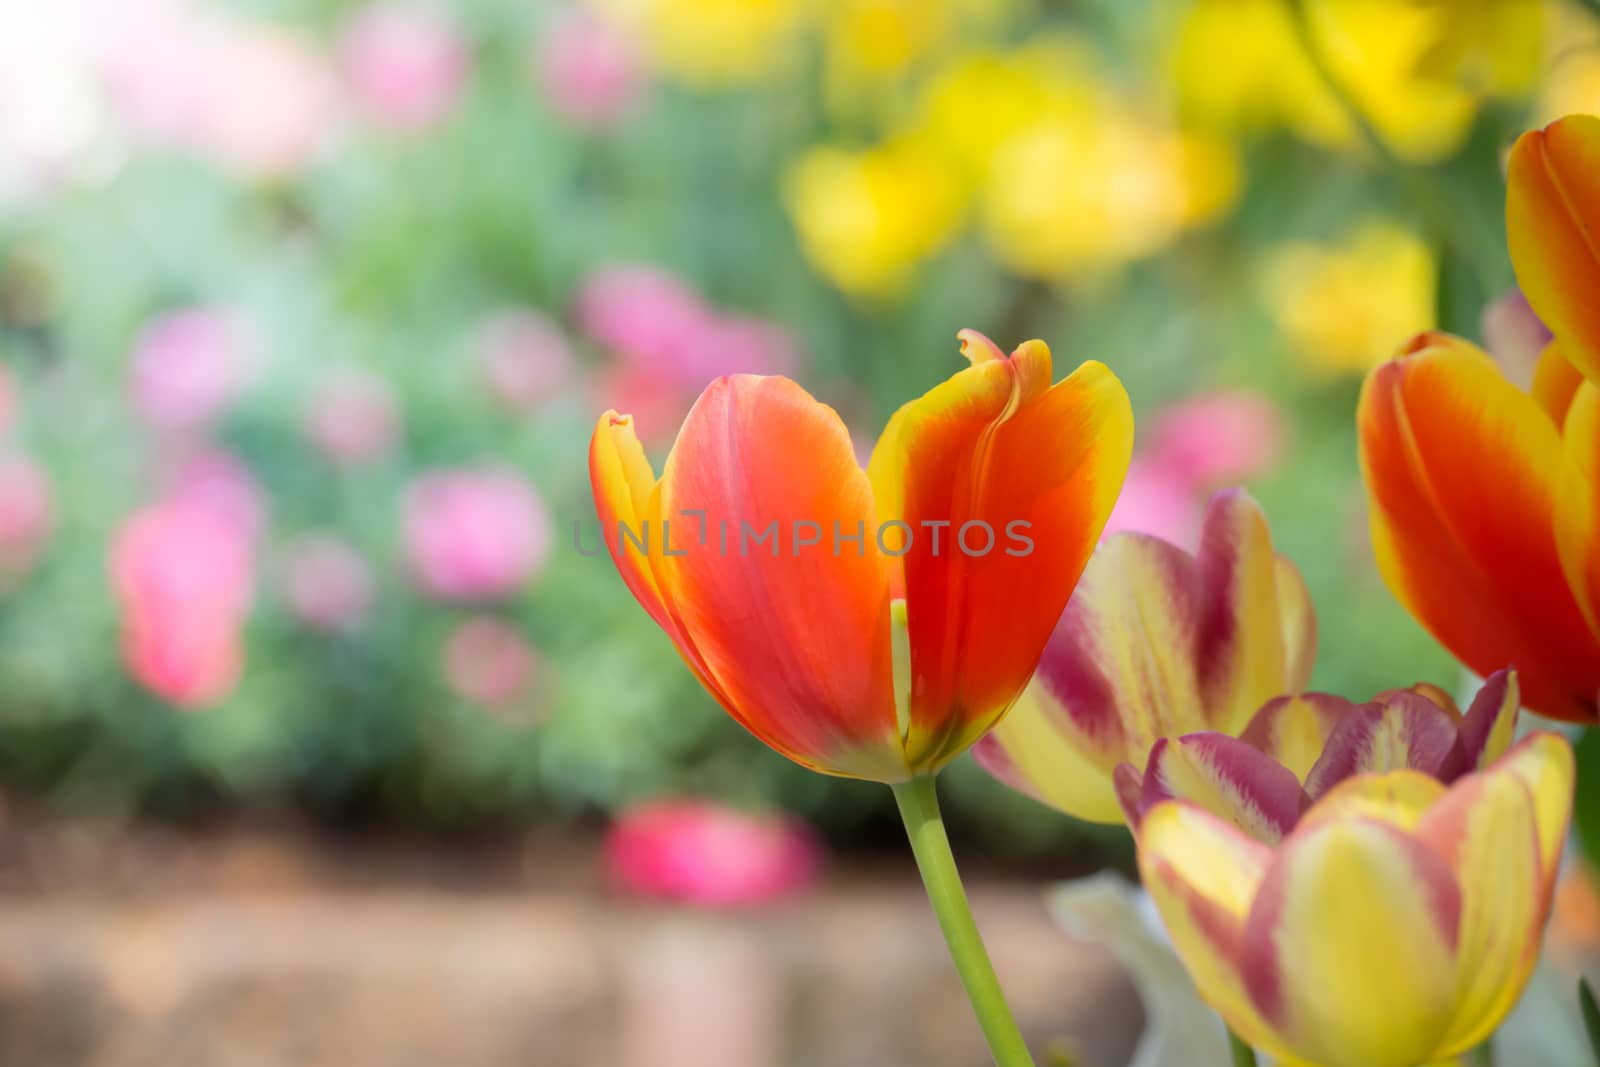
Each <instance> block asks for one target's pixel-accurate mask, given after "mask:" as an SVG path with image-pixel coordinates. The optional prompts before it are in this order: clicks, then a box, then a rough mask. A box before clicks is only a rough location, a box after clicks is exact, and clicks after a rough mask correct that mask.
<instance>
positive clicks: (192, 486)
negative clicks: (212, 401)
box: [160, 444, 267, 543]
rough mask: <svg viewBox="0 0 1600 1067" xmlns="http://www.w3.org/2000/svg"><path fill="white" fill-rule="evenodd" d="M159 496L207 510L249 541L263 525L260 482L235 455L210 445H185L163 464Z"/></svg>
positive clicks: (264, 508)
mask: <svg viewBox="0 0 1600 1067" xmlns="http://www.w3.org/2000/svg"><path fill="white" fill-rule="evenodd" d="M160 484H161V499H162V500H163V501H164V502H166V503H170V504H179V505H184V506H187V507H193V508H198V509H200V510H203V511H207V512H209V513H211V514H212V515H213V516H215V517H216V518H217V519H218V520H219V521H221V522H225V523H227V524H229V525H230V526H232V527H233V528H234V529H236V530H238V531H239V532H240V533H241V534H242V535H244V536H245V537H246V538H247V539H248V540H250V541H251V542H252V543H253V542H254V541H255V539H256V538H257V537H259V536H260V534H261V531H262V528H263V527H264V526H265V525H266V516H267V501H266V494H265V492H264V491H263V490H262V488H261V483H260V482H258V481H256V477H255V474H254V473H252V472H251V470H250V467H249V465H248V464H246V463H245V461H244V460H242V459H240V458H239V457H238V456H237V455H235V454H234V453H232V452H229V451H227V450H226V449H223V448H218V447H216V446H214V445H210V444H201V445H198V446H192V447H191V446H185V447H182V448H180V449H178V451H177V452H176V453H175V454H173V455H171V456H169V457H168V458H167V459H166V460H165V461H164V463H163V470H162V471H161V476H160Z"/></svg>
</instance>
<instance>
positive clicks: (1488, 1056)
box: [1472, 1037, 1495, 1067]
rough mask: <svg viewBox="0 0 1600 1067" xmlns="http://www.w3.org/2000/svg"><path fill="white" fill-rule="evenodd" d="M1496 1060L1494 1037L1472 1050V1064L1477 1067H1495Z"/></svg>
mask: <svg viewBox="0 0 1600 1067" xmlns="http://www.w3.org/2000/svg"><path fill="white" fill-rule="evenodd" d="M1494 1060H1495V1056H1494V1038H1492V1037H1491V1038H1489V1039H1488V1040H1487V1041H1485V1042H1484V1043H1483V1044H1481V1045H1479V1046H1478V1047H1477V1048H1475V1049H1473V1050H1472V1062H1473V1063H1474V1064H1476V1065H1477V1067H1494Z"/></svg>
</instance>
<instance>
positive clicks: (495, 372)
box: [473, 308, 575, 413]
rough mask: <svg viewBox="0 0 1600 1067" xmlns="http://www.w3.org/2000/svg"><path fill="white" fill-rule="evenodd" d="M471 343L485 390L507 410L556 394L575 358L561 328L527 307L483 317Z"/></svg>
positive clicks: (532, 407)
mask: <svg viewBox="0 0 1600 1067" xmlns="http://www.w3.org/2000/svg"><path fill="white" fill-rule="evenodd" d="M473 348H474V350H475V352H476V354H477V359H478V366H479V369H480V370H481V372H482V374H483V380H484V382H485V384H486V385H488V387H489V391H490V392H491V393H492V394H493V395H494V397H495V399H497V400H498V401H499V402H500V403H501V404H502V405H504V406H505V407H506V409H507V410H510V411H515V412H519V413H527V412H530V411H533V410H535V409H537V408H538V407H539V406H541V405H542V404H544V403H545V402H547V401H548V400H550V399H551V398H552V397H553V396H555V394H556V392H557V390H558V389H560V387H561V385H562V383H563V382H564V381H565V380H566V379H567V378H568V377H569V376H570V375H571V373H572V369H573V365H574V362H575V361H574V359H573V355H572V345H571V344H570V343H569V342H568V341H567V337H566V334H564V333H562V332H561V328H560V327H558V326H557V325H556V324H555V323H554V322H551V321H550V319H549V318H548V317H546V316H544V315H541V314H540V313H539V312H537V311H532V310H530V309H527V308H508V309H506V310H504V311H500V312H497V313H495V314H494V315H491V316H490V317H489V318H487V319H485V320H484V321H483V323H482V324H481V325H480V326H479V327H478V330H477V333H476V336H475V338H474V343H473Z"/></svg>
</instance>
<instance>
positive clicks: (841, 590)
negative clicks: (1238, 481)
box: [590, 331, 1133, 783]
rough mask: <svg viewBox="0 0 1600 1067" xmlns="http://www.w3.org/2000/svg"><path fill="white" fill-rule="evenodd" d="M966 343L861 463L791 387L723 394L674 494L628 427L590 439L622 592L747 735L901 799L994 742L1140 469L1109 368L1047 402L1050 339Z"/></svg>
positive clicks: (611, 422) (702, 406)
mask: <svg viewBox="0 0 1600 1067" xmlns="http://www.w3.org/2000/svg"><path fill="white" fill-rule="evenodd" d="M961 338H962V351H963V353H964V354H965V355H966V356H967V358H968V360H970V361H971V366H969V367H967V368H966V369H964V370H962V371H960V372H959V373H957V374H956V375H955V376H953V377H952V378H950V379H949V380H947V381H946V382H944V383H943V384H942V385H939V386H937V387H936V388H934V389H933V390H931V391H930V392H928V393H927V394H926V395H924V396H923V397H922V398H921V399H919V400H915V401H912V402H911V403H909V404H907V405H905V406H904V407H902V408H901V409H900V410H899V411H898V412H896V413H895V415H894V416H893V417H892V418H891V419H890V420H889V424H888V426H887V427H886V428H885V430H884V432H883V436H882V437H881V438H880V439H879V441H878V444H877V447H876V449H875V450H874V451H873V454H872V458H871V462H870V463H869V464H868V466H867V468H866V469H865V470H863V469H862V468H861V466H860V465H859V464H858V463H857V460H856V457H855V450H854V446H853V445H852V443H851V439H850V435H849V433H848V432H847V431H846V429H845V426H844V423H843V422H841V421H840V419H839V416H838V415H837V414H836V413H835V412H834V411H833V409H832V408H829V407H827V406H825V405H823V404H821V403H818V402H817V401H816V400H814V399H812V397H811V396H810V395H809V394H807V393H806V392H805V390H803V389H802V388H801V387H800V386H799V385H797V384H795V383H794V382H792V381H790V380H788V379H787V378H781V377H758V376H752V375H735V376H732V377H726V378H720V379H718V380H717V381H715V382H713V383H712V384H711V385H710V386H709V387H708V388H707V389H706V390H705V392H704V393H703V394H702V395H701V397H700V399H699V401H698V402H697V403H696V404H695V405H694V408H693V409H692V410H691V411H690V412H689V416H688V418H687V419H686V421H685V422H684V424H683V428H682V429H681V430H680V431H679V434H678V438H677V441H676V443H675V444H674V445H673V448H672V452H671V454H670V455H669V456H668V457H667V461H666V466H665V467H664V468H663V470H662V474H661V477H660V478H659V479H658V478H657V477H656V475H655V473H654V471H652V469H651V467H650V463H649V461H648V460H647V459H646V458H645V454H644V450H643V448H642V447H641V445H640V443H639V440H638V438H637V436H636V435H635V434H634V431H633V426H632V423H631V421H630V419H629V418H628V417H627V416H625V415H618V414H617V413H616V412H607V413H606V415H605V416H604V417H602V418H601V420H600V423H599V426H598V427H597V428H596V430H595V434H594V438H593V441H592V444H591V447H590V474H591V478H592V481H593V486H594V495H595V501H596V504H597V506H598V510H599V515H600V519H601V525H602V530H603V531H604V532H605V541H606V544H607V547H608V549H609V550H610V552H611V555H612V558H613V559H614V561H615V562H616V565H617V568H618V570H620V571H621V573H622V577H623V580H624V581H625V582H627V584H628V588H629V589H630V590H631V591H632V592H633V594H634V596H635V597H636V598H637V599H638V600H639V602H640V604H641V605H643V607H644V608H645V610H646V611H648V612H649V613H650V615H651V617H652V618H653V619H655V621H656V623H657V624H658V625H659V626H660V627H661V628H662V629H663V630H665V631H666V633H667V635H668V636H669V637H670V638H671V639H672V641H673V643H674V644H675V645H676V646H677V648H678V651H679V653H680V654H681V655H682V656H683V658H684V661H685V662H686V663H687V664H688V665H689V668H690V669H691V670H692V671H693V672H694V674H695V676H696V677H697V678H698V679H699V680H700V682H701V683H702V684H703V685H704V686H705V687H706V689H707V690H708V691H709V692H710V693H711V695H712V696H713V697H715V698H716V700H717V701H718V702H719V703H720V704H721V705H722V706H723V708H725V709H726V710H727V712H728V713H729V714H730V715H731V716H732V717H733V718H734V719H735V720H737V721H738V722H739V723H740V724H742V725H743V726H745V727H746V728H747V729H749V730H750V732H751V733H753V734H755V735H756V737H758V738H759V739H760V740H762V741H763V742H765V743H766V744H767V745H768V746H770V747H771V748H773V749H775V750H776V751H778V752H779V753H781V754H782V755H784V756H787V757H789V758H790V759H792V760H794V761H795V762H797V763H800V764H802V765H804V766H806V767H809V768H811V769H813V770H817V771H822V772H825V773H829V774H838V775H845V776H851V777H858V778H866V779H872V780H876V781H882V782H889V783H896V782H901V781H905V780H907V779H909V778H911V777H914V776H917V775H922V774H930V773H933V772H935V771H937V770H938V769H939V768H940V767H942V766H943V765H944V764H946V763H948V762H949V761H950V760H951V759H954V758H955V757H956V756H957V755H959V754H960V753H961V752H962V751H964V750H965V749H966V748H967V747H968V746H970V745H971V744H972V742H973V741H975V740H977V738H979V737H980V736H982V735H983V734H984V733H985V732H986V731H987V730H988V729H989V728H990V727H991V726H992V725H993V724H994V723H995V721H996V720H997V719H998V718H999V717H1000V716H1001V715H1003V714H1004V713H1005V711H1006V710H1007V709H1008V708H1009V707H1010V706H1011V704H1012V702H1013V701H1014V700H1015V699H1016V697H1017V695H1018V694H1019V693H1020V692H1021V691H1022V688H1023V686H1024V685H1025V684H1026V683H1027V680H1028V677H1029V675H1030V674H1031V673H1032V672H1033V668H1034V665H1035V663H1037V662H1038V659H1039V654H1040V651H1041V650H1042V649H1043V647H1044V643H1045V640H1046V638H1047V637H1048V636H1049V634H1050V631H1051V627H1052V626H1053V625H1054V624H1055V621H1056V619H1057V618H1058V617H1059V616H1060V614H1061V609H1062V607H1063V606H1064V605H1065V604H1066V602H1067V598H1068V596H1069V595H1070V594H1071V593H1072V590H1073V587H1074V585H1075V584H1076V583H1077V581H1078V576H1079V574H1080V573H1081V572H1082V570H1083V567H1084V564H1085V562H1087V560H1088V558H1089V555H1090V553H1091V551H1092V550H1093V548H1094V544H1095V542H1096V540H1097V538H1098V537H1099V535H1100V530H1101V527H1102V526H1103V525H1104V524H1105V521H1106V517H1107V515H1109V514H1110V511H1111V507H1112V504H1113V503H1114V501H1115V500H1116V495H1117V490H1118V488H1119V486H1120V485H1121V482H1122V478H1123V475H1124V473H1125V472H1126V470H1127V466H1128V460H1129V456H1130V454H1131V452H1132V447H1133V417H1132V413H1131V411H1130V408H1129V404H1128V398H1127V394H1126V393H1125V392H1124V391H1123V389H1122V385H1121V383H1120V382H1118V381H1117V379H1116V377H1115V376H1113V375H1112V374H1111V372H1110V371H1108V370H1107V369H1106V368H1105V367H1104V366H1102V365H1101V364H1099V363H1094V362H1089V363H1085V364H1083V365H1082V366H1080V367H1079V368H1078V369H1077V370H1076V371H1074V372H1073V373H1072V374H1071V375H1069V376H1068V377H1067V378H1066V379H1064V380H1063V381H1061V382H1058V383H1056V384H1055V385H1051V358H1050V350H1049V349H1048V348H1047V347H1046V346H1045V345H1044V344H1043V343H1042V342H1039V341H1030V342H1028V343H1026V344H1024V345H1022V346H1021V347H1019V348H1018V349H1017V350H1016V351H1015V352H1013V353H1012V354H1011V355H1010V356H1009V357H1008V356H1006V355H1005V354H1004V353H1003V352H1001V351H1000V350H999V349H998V348H996V347H995V345H994V344H993V343H992V342H990V341H989V340H988V339H987V338H985V337H983V336H982V335H980V334H977V333H974V332H972V331H964V332H963V333H962V335H961ZM651 531H653V533H654V535H655V537H654V540H653V541H649V540H646V538H647V537H648V534H649V532H651ZM746 531H750V533H751V534H754V535H757V540H756V541H755V542H752V541H751V540H750V536H749V535H748V534H747V533H746ZM769 531H772V532H774V533H775V539H770V538H769V539H767V540H764V541H763V540H761V539H760V538H759V535H760V534H763V533H768V532H769ZM641 533H644V534H645V535H646V536H645V537H639V536H638V535H640V534H641ZM630 534H631V536H630ZM641 541H643V542H644V543H643V544H641V543H640V542H641Z"/></svg>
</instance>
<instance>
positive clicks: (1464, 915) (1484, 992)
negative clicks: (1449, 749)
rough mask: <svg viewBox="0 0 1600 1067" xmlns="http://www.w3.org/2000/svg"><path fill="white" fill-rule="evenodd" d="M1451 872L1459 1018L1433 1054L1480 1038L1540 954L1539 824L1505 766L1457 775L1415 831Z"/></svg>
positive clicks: (1509, 1004) (1498, 1019)
mask: <svg viewBox="0 0 1600 1067" xmlns="http://www.w3.org/2000/svg"><path fill="white" fill-rule="evenodd" d="M1418 836H1419V837H1420V838H1422V839H1423V840H1424V841H1426V842H1427V843H1428V844H1429V845H1430V846H1431V847H1432V848H1433V849H1434V850H1435V851H1436V852H1438V853H1439V854H1440V855H1441V856H1442V857H1443V858H1444V859H1445V862H1447V863H1449V864H1450V866H1451V868H1452V869H1453V870H1454V871H1455V872H1456V878H1457V881H1458V882H1459V883H1460V885H1461V891H1462V892H1461V933H1460V942H1459V946H1458V963H1457V972H1456V981H1457V992H1456V1017H1455V1022H1454V1024H1453V1025H1452V1026H1451V1028H1450V1031H1449V1033H1448V1035H1447V1036H1446V1037H1445V1039H1444V1041H1443V1043H1442V1045H1441V1047H1440V1049H1439V1050H1438V1055H1439V1056H1440V1057H1441V1058H1442V1057H1443V1056H1445V1055H1453V1054H1455V1053H1457V1052H1463V1051H1465V1050H1467V1049H1469V1048H1472V1047H1474V1046H1476V1045H1479V1044H1481V1043H1482V1042H1483V1041H1484V1040H1485V1039H1486V1038H1488V1037H1489V1035H1490V1034H1492V1033H1494V1031H1495V1030H1496V1028H1498V1027H1499V1025H1500V1023H1501V1021H1502V1020H1503V1019H1504V1018H1505V1016H1506V1013H1507V1012H1509V1011H1510V1010H1511V1007H1512V1005H1513V1004H1515V1003H1516V999H1517V997H1518V996H1519V995H1520V994H1521V992H1522V989H1523V986H1524V985H1525V984H1526V982H1527V980H1528V976H1529V975H1530V974H1531V973H1532V972H1533V965H1534V963H1535V961H1536V960H1537V959H1538V955H1539V934H1540V926H1541V925H1542V921H1543V917H1544V910H1543V908H1542V906H1541V902H1540V899H1539V891H1540V886H1539V864H1540V860H1539V828H1538V822H1537V818H1536V815H1535V812H1534V804H1533V797H1532V796H1531V795H1530V794H1529V792H1528V789H1527V787H1526V786H1525V785H1524V784H1523V783H1522V781H1521V780H1520V779H1519V778H1518V777H1517V776H1516V775H1515V774H1513V773H1511V772H1509V771H1505V770H1501V771H1491V772H1488V773H1485V774H1474V775H1471V776H1469V777H1467V778H1464V779H1462V780H1461V781H1460V782H1459V783H1458V784H1457V785H1456V786H1455V787H1454V788H1453V789H1451V790H1450V793H1449V795H1448V796H1447V797H1446V798H1445V799H1444V800H1443V801H1441V802H1440V803H1439V804H1438V805H1437V806H1436V807H1435V808H1434V809H1433V810H1432V811H1430V812H1428V814H1427V815H1426V816H1425V818H1424V819H1423V821H1422V825H1421V826H1420V827H1419V829H1418Z"/></svg>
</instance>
